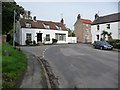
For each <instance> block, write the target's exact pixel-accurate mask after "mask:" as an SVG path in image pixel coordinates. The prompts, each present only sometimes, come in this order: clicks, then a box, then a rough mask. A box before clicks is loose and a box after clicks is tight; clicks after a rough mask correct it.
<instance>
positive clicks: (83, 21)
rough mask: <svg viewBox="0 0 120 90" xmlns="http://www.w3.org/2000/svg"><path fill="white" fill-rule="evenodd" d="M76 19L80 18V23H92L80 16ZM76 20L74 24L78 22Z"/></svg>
mask: <svg viewBox="0 0 120 90" xmlns="http://www.w3.org/2000/svg"><path fill="white" fill-rule="evenodd" d="M78 20H80V21H81V22H82V23H85V24H91V23H92V21H91V20H89V19H83V18H80V19H78ZM78 20H77V21H76V22H75V24H76V23H77V22H78ZM75 24H74V25H75Z"/></svg>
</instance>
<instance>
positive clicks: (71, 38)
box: [67, 37, 77, 43]
mask: <svg viewBox="0 0 120 90" xmlns="http://www.w3.org/2000/svg"><path fill="white" fill-rule="evenodd" d="M67 41H68V43H77V37H68V38H67Z"/></svg>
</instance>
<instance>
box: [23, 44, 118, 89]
mask: <svg viewBox="0 0 120 90" xmlns="http://www.w3.org/2000/svg"><path fill="white" fill-rule="evenodd" d="M24 50H27V51H29V52H32V53H33V54H34V55H36V56H41V55H43V56H44V58H45V59H46V60H47V61H48V62H49V63H50V65H51V67H52V69H53V72H54V73H55V75H56V76H58V79H59V83H60V87H62V88H74V87H78V88H117V87H118V53H117V52H113V51H104V50H98V49H93V48H92V47H89V46H88V45H85V44H66V45H54V46H53V45H51V46H40V47H29V48H27V47H25V48H24Z"/></svg>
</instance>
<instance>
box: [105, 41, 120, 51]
mask: <svg viewBox="0 0 120 90" xmlns="http://www.w3.org/2000/svg"><path fill="white" fill-rule="evenodd" d="M107 42H108V43H109V44H111V45H112V46H113V47H114V48H117V49H120V40H119V39H112V40H109V41H107Z"/></svg>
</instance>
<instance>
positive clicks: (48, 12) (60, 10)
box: [15, 0, 118, 29]
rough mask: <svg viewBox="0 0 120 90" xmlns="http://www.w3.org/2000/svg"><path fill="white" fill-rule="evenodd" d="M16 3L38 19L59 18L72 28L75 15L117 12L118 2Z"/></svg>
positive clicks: (92, 17)
mask: <svg viewBox="0 0 120 90" xmlns="http://www.w3.org/2000/svg"><path fill="white" fill-rule="evenodd" d="M15 1H16V2H17V4H18V5H20V6H22V7H23V8H24V9H25V10H29V11H31V13H32V14H31V16H32V17H33V16H36V17H37V19H38V20H45V21H53V22H54V21H55V22H60V20H61V18H63V19H64V23H65V24H66V27H67V28H70V29H73V27H74V23H75V21H76V19H77V15H78V14H80V15H81V18H84V19H90V20H91V21H93V20H94V15H95V14H96V13H98V14H99V16H104V15H108V14H112V13H116V12H118V2H33V1H32V2H20V1H18V0H15Z"/></svg>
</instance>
